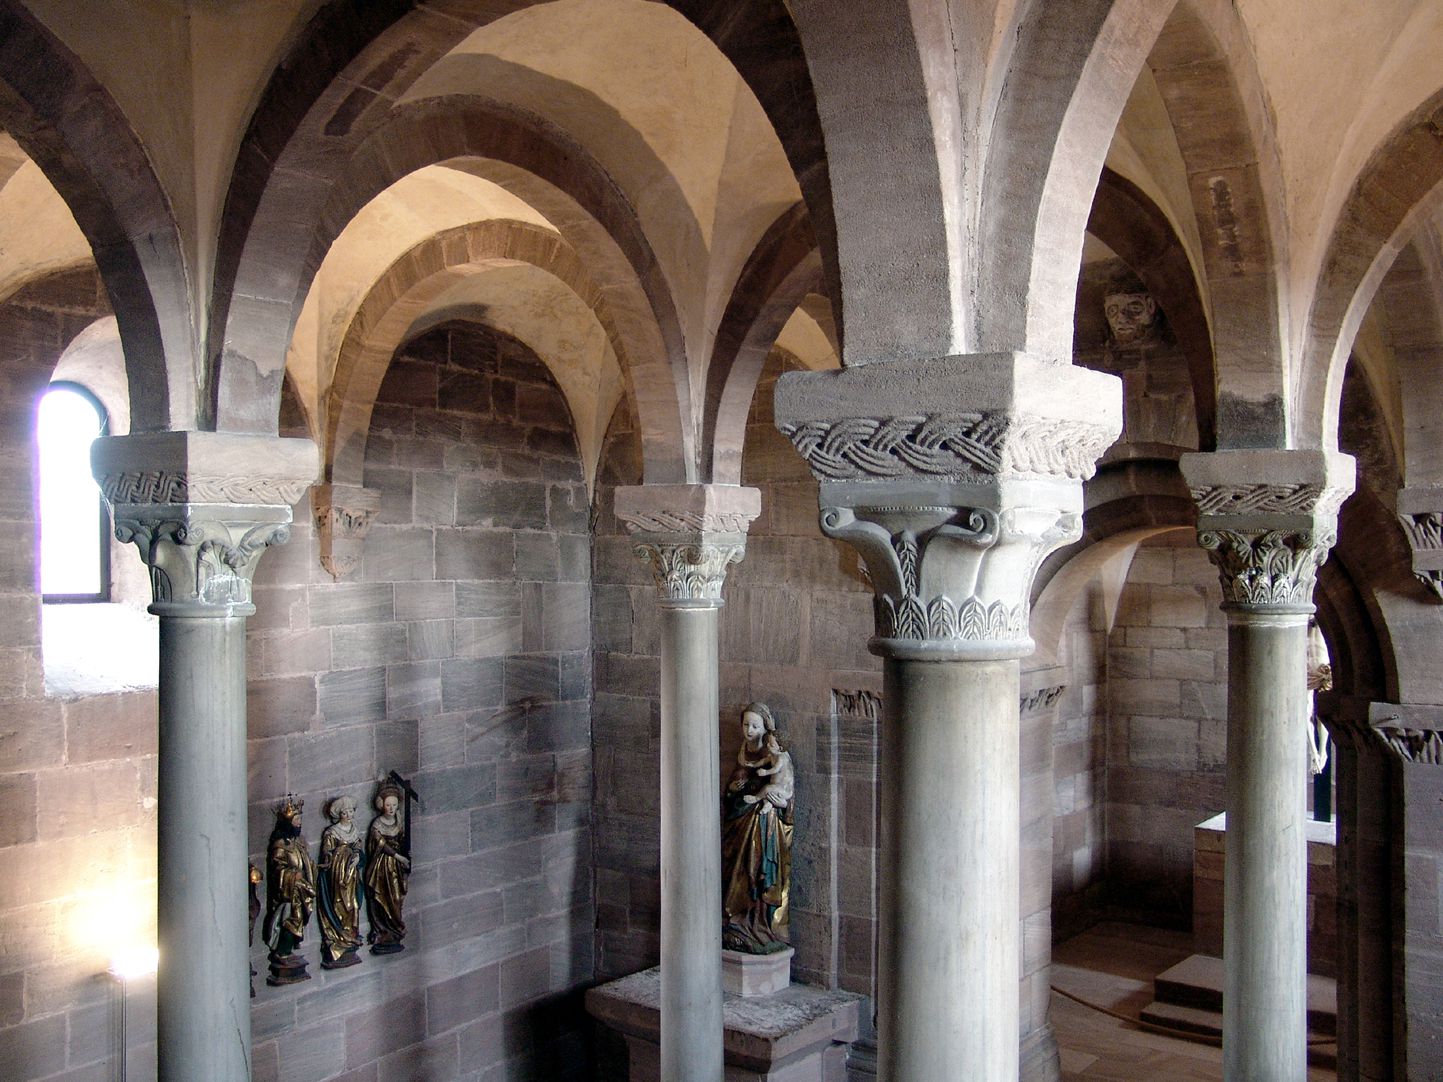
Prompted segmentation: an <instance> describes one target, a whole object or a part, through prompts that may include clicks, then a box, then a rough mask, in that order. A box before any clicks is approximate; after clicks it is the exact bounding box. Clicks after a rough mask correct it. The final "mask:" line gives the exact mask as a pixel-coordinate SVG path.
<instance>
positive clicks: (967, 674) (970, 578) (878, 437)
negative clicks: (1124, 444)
mask: <svg viewBox="0 0 1443 1082" xmlns="http://www.w3.org/2000/svg"><path fill="white" fill-rule="evenodd" d="M938 406H945V407H946V408H947V410H948V411H949V412H937V408H938ZM951 411H955V412H951ZM776 416H777V424H778V427H779V428H780V429H781V431H782V432H783V433H784V434H785V435H787V436H788V437H789V438H790V439H791V440H792V442H793V444H794V445H795V446H796V448H797V450H798V451H799V452H800V453H801V454H802V455H803V456H804V457H805V458H806V459H807V461H808V463H809V464H810V466H811V468H812V472H813V473H814V475H815V476H816V477H817V478H818V480H819V481H820V482H821V491H820V502H821V506H822V515H821V522H822V530H823V531H824V532H825V533H827V534H828V535H829V536H831V537H835V538H838V539H840V540H843V541H846V542H847V543H849V544H851V545H852V546H854V547H855V548H856V549H857V550H858V551H859V552H860V553H861V555H862V558H863V559H864V561H865V563H866V566H867V570H868V573H869V575H870V578H871V581H872V585H873V588H874V590H875V592H876V595H877V598H876V635H875V637H874V638H873V639H872V640H871V643H870V648H871V649H872V651H873V652H874V653H876V654H879V655H880V656H881V657H882V658H883V659H884V666H883V679H884V691H883V696H882V701H883V720H882V735H881V740H880V748H879V775H880V780H881V785H880V788H881V795H880V803H881V839H880V841H881V846H880V848H881V852H880V857H879V861H878V865H879V879H880V882H879V889H878V896H879V897H878V905H879V914H878V977H877V1039H878V1053H877V1068H878V1069H877V1077H878V1078H879V1079H881V1080H883V1082H916V1080H920V1079H942V1078H961V1079H988V1080H993V1079H996V1080H1005V1079H1016V1078H1017V1077H1018V1072H1019V1036H1020V1025H1019V1011H1018V1003H1019V991H1020V990H1019V980H1020V946H1019V939H1020V935H1019V923H1020V922H1019V919H1018V918H1019V890H1020V883H1019V875H1020V870H1019V869H1020V865H1019V859H1020V858H1019V838H1020V832H1021V820H1020V814H1019V797H1018V793H1019V785H1020V763H1019V732H1020V728H1019V725H1020V722H1019V695H1018V687H1019V672H1018V659H1020V658H1022V657H1025V656H1026V655H1028V654H1029V653H1031V651H1032V647H1033V644H1032V640H1031V639H1030V638H1029V637H1028V616H1029V595H1030V591H1031V587H1032V580H1033V577H1034V575H1035V574H1036V571H1037V567H1038V565H1039V564H1040V563H1041V561H1042V559H1043V558H1044V557H1045V556H1046V555H1047V554H1048V553H1049V552H1051V551H1052V550H1053V549H1054V548H1056V547H1058V546H1061V545H1063V544H1066V543H1068V542H1069V541H1072V540H1074V539H1075V538H1076V537H1077V536H1078V535H1079V531H1080V528H1081V512H1082V483H1081V482H1082V479H1083V478H1084V477H1087V476H1090V475H1091V472H1092V468H1093V463H1094V462H1095V461H1096V459H1097V457H1098V455H1100V454H1101V453H1102V451H1103V450H1104V449H1105V448H1106V447H1107V446H1108V445H1109V444H1110V443H1112V441H1113V440H1114V439H1115V438H1116V437H1117V434H1118V431H1119V429H1120V427H1121V421H1120V403H1119V395H1118V387H1117V383H1116V380H1115V379H1113V378H1112V377H1109V376H1105V375H1101V374H1099V373H1095V372H1088V371H1086V370H1083V369H1076V368H1072V367H1070V366H1068V365H1058V364H1050V363H1047V362H1045V361H1043V360H1040V359H1038V358H1035V357H1031V356H1027V355H1025V354H1012V353H1002V354H987V355H981V356H971V357H950V358H941V359H937V360H926V361H899V362H894V363H889V364H874V365H867V366H865V367H858V368H848V369H843V370H842V371H839V372H825V373H796V374H789V375H787V376H784V377H783V378H782V381H781V383H780V384H779V386H778V389H777V400H776Z"/></svg>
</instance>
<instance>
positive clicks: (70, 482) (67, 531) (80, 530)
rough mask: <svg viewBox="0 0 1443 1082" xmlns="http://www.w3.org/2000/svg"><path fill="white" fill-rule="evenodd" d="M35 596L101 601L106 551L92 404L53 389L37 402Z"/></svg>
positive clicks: (100, 421)
mask: <svg viewBox="0 0 1443 1082" xmlns="http://www.w3.org/2000/svg"><path fill="white" fill-rule="evenodd" d="M36 427H37V435H38V440H39V444H40V592H41V594H43V595H44V596H45V597H46V599H47V600H48V599H60V598H70V599H75V600H89V601H98V600H102V599H103V598H104V596H105V592H106V585H107V583H106V579H107V578H108V576H107V575H106V573H105V572H106V561H107V558H108V556H109V548H108V545H107V539H106V536H105V533H104V528H105V527H104V509H103V507H102V505H101V501H100V489H99V486H97V485H96V483H95V478H94V477H93V476H91V473H90V444H91V441H93V440H94V439H95V437H97V436H99V435H101V434H103V433H104V431H105V416H104V413H103V411H102V410H101V408H100V407H99V405H98V404H97V403H96V401H95V400H94V399H93V398H92V397H90V395H89V394H87V393H84V392H83V391H81V390H80V389H78V388H72V387H69V386H65V385H63V384H60V385H56V386H53V387H52V388H51V389H50V390H49V391H47V392H45V396H44V397H43V398H41V400H40V411H39V420H38V424H37V426H36Z"/></svg>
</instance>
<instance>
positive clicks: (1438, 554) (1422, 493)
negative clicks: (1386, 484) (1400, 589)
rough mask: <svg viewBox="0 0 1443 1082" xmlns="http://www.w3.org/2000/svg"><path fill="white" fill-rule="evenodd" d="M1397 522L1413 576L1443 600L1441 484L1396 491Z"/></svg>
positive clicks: (1442, 488) (1442, 491) (1442, 511)
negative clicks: (1409, 558) (1406, 541)
mask: <svg viewBox="0 0 1443 1082" xmlns="http://www.w3.org/2000/svg"><path fill="white" fill-rule="evenodd" d="M1398 521H1399V522H1400V523H1401V524H1402V526H1403V536H1404V537H1406V538H1407V539H1408V548H1409V550H1410V551H1411V553H1412V560H1413V575H1414V577H1415V578H1416V579H1417V580H1418V581H1419V582H1421V583H1422V584H1423V585H1424V586H1425V587H1426V588H1427V589H1428V591H1429V592H1430V593H1431V594H1432V595H1433V596H1434V597H1435V598H1437V599H1438V600H1439V601H1443V485H1418V486H1414V487H1412V488H1405V489H1403V490H1402V491H1400V492H1399V493H1398Z"/></svg>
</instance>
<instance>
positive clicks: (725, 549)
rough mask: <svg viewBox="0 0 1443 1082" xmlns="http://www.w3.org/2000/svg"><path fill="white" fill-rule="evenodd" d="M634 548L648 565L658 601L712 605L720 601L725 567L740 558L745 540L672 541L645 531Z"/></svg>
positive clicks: (687, 606) (696, 606)
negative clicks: (644, 536)
mask: <svg viewBox="0 0 1443 1082" xmlns="http://www.w3.org/2000/svg"><path fill="white" fill-rule="evenodd" d="M634 551H635V552H636V554H637V556H639V557H640V558H641V559H642V560H645V561H646V562H647V564H649V565H650V566H651V575H652V578H653V579H655V581H656V590H657V595H658V597H659V600H660V602H661V604H663V605H673V606H676V607H681V608H714V607H718V606H720V605H721V603H722V601H721V591H722V583H723V582H725V581H726V574H727V568H728V567H730V566H731V565H732V564H734V563H738V562H740V560H741V558H742V556H743V555H744V554H745V552H746V544H745V540H744V539H743V538H742V537H741V536H739V535H734V539H733V540H732V541H731V542H730V543H728V542H726V541H719V540H718V539H716V538H713V539H711V540H708V541H695V542H692V541H681V542H673V541H666V540H663V539H662V538H661V537H660V536H658V535H649V536H648V537H647V538H645V539H638V541H637V543H636V548H635V550H634Z"/></svg>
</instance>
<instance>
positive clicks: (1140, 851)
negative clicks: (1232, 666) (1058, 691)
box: [1107, 529, 1227, 928]
mask: <svg viewBox="0 0 1443 1082" xmlns="http://www.w3.org/2000/svg"><path fill="white" fill-rule="evenodd" d="M1221 600H1222V591H1221V588H1220V587H1219V585H1218V579H1217V572H1216V571H1215V570H1214V569H1213V567H1212V565H1211V564H1210V563H1209V562H1208V559H1207V555H1206V554H1205V553H1204V552H1203V551H1202V550H1201V549H1200V548H1198V546H1197V542H1196V540H1195V538H1194V537H1193V533H1192V531H1191V530H1184V529H1180V530H1176V531H1172V532H1169V533H1167V534H1164V535H1160V536H1158V537H1156V538H1154V539H1152V540H1149V541H1147V542H1145V543H1143V544H1142V545H1140V546H1139V547H1138V549H1137V553H1136V555H1135V556H1134V557H1133V562H1132V567H1131V569H1130V570H1129V572H1128V578H1127V585H1126V586H1125V587H1124V588H1123V591H1122V596H1121V598H1120V599H1119V602H1118V607H1117V615H1116V619H1115V622H1114V625H1113V629H1112V632H1111V635H1110V636H1109V638H1108V644H1107V697H1108V738H1107V880H1108V899H1109V902H1110V904H1111V906H1112V908H1113V909H1114V911H1116V912H1118V913H1120V914H1122V915H1131V916H1136V917H1139V918H1141V919H1145V920H1149V921H1158V922H1162V923H1167V924H1172V925H1175V926H1177V927H1181V928H1188V927H1191V921H1192V867H1193V827H1195V826H1196V825H1197V824H1198V823H1200V822H1202V821H1203V820H1204V819H1207V818H1209V817H1211V816H1213V815H1216V814H1217V813H1218V812H1220V811H1222V810H1223V807H1224V803H1223V802H1224V782H1225V768H1226V757H1227V748H1226V741H1227V625H1226V619H1225V617H1224V615H1223V612H1222V610H1221V609H1220V608H1219V605H1220V604H1221Z"/></svg>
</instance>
